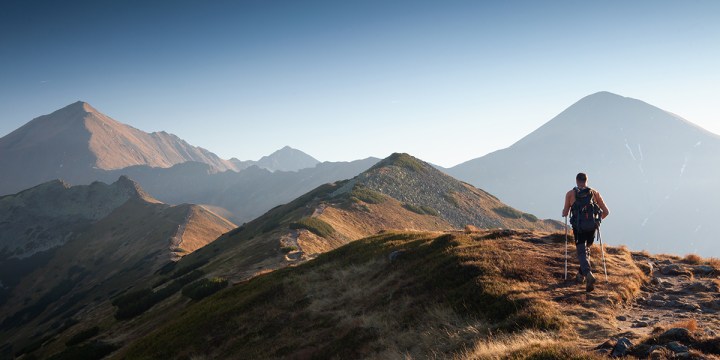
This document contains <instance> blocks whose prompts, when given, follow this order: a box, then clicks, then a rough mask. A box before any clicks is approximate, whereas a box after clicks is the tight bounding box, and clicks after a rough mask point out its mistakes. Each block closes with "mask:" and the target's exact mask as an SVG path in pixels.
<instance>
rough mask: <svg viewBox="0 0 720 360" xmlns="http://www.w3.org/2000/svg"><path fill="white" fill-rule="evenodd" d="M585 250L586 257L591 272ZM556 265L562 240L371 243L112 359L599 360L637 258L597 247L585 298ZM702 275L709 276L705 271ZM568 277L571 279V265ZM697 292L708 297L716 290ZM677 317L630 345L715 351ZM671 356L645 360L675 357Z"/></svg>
mask: <svg viewBox="0 0 720 360" xmlns="http://www.w3.org/2000/svg"><path fill="white" fill-rule="evenodd" d="M571 250H574V249H571ZM595 250H597V251H595V252H594V253H593V258H594V259H599V258H600V254H599V249H597V248H595ZM563 254H564V244H563V236H562V234H550V233H538V232H530V231H510V230H481V231H474V232H469V233H462V232H451V233H442V232H436V233H416V232H402V233H394V232H390V233H385V234H380V235H375V236H372V237H369V238H366V239H363V240H359V241H355V242H353V243H351V244H348V245H346V246H343V247H341V248H339V249H337V250H334V251H331V252H328V253H325V254H323V255H320V256H319V257H317V258H316V259H315V260H312V261H310V262H308V263H305V264H303V265H299V266H297V267H292V268H287V269H283V270H279V271H276V272H273V273H270V274H266V275H261V276H258V277H256V278H254V279H252V280H250V281H247V282H243V283H240V284H238V285H236V286H233V287H231V288H229V289H227V290H224V291H221V292H220V293H218V294H216V295H214V296H211V297H209V298H207V299H204V300H202V301H199V302H197V303H195V304H193V305H192V306H191V307H189V308H188V310H187V311H186V312H184V313H183V314H182V315H180V316H179V317H178V318H176V319H174V320H173V321H171V322H169V323H168V324H166V325H165V326H163V327H162V328H160V329H158V330H156V331H154V332H153V333H152V334H151V335H150V336H147V337H145V338H143V339H142V340H140V341H138V342H136V343H134V344H132V345H131V346H130V347H129V348H127V349H123V350H120V351H119V352H118V353H116V354H113V358H124V357H129V358H135V359H155V358H177V359H191V358H196V359H197V358H227V359H231V358H268V359H270V358H296V359H297V358H435V357H439V358H459V359H477V358H494V359H498V358H502V359H505V358H507V359H537V358H556V359H560V358H576V359H595V358H601V356H602V355H603V354H608V355H609V354H610V351H611V350H610V349H611V348H612V346H613V345H614V344H612V343H611V342H608V343H605V344H603V343H604V342H605V340H607V339H608V338H610V337H612V336H617V334H619V333H622V332H623V331H624V328H623V325H622V324H621V322H620V321H619V320H617V317H620V316H622V315H623V314H627V309H628V308H629V307H632V306H633V304H636V303H637V301H639V298H638V297H637V296H638V295H640V294H643V291H644V290H641V289H644V288H646V287H647V286H649V284H651V283H652V282H650V281H649V278H648V273H647V271H648V270H649V269H648V267H647V263H646V262H644V260H645V259H641V258H640V257H642V254H633V253H631V252H629V251H628V250H626V249H624V248H606V253H605V257H606V261H607V270H608V274H609V277H608V282H607V283H605V281H603V280H602V276H599V279H600V280H601V281H599V282H598V285H597V288H596V290H595V291H594V292H592V293H586V292H585V291H584V287H583V286H582V285H581V284H576V283H575V282H574V280H568V281H565V280H563V271H564V258H563ZM638 256H640V257H638ZM704 266H706V267H708V268H711V269H713V271H714V272H715V274H717V271H718V268H717V267H714V266H712V265H704ZM571 267H572V268H576V265H575V264H573V262H572V261H571ZM598 268H599V264H596V270H597V269H598ZM600 273H601V271H598V274H600ZM661 281H662V280H661ZM703 291H704V292H706V294H707V295H711V296H715V297H717V292H716V290H712V289H710V290H703ZM683 314H686V313H676V312H673V311H672V310H666V312H665V313H664V315H665V321H667V323H666V325H665V327H658V330H657V331H658V332H659V334H663V335H655V338H654V339H655V340H653V338H649V339H646V340H644V342H643V344H645V343H648V342H649V343H653V341H654V342H655V343H661V344H665V343H662V339H664V338H663V336H665V338H669V336H670V335H672V334H674V333H689V334H690V335H689V336H690V337H691V338H692V339H693V340H694V342H693V343H692V344H688V343H686V344H685V345H689V346H690V347H691V348H690V349H688V350H690V351H691V352H693V353H694V354H696V355H698V354H701V353H702V352H704V353H705V354H706V355H704V356H706V357H707V356H712V355H710V354H720V348H717V344H719V343H720V338H718V337H717V334H712V332H710V331H708V330H710V329H715V328H716V326H717V320H714V322H706V321H705V320H701V319H698V320H697V327H698V328H703V327H706V326H707V327H709V329H704V331H705V333H702V334H701V332H698V331H695V332H693V331H692V330H687V329H686V330H685V331H683V330H677V329H679V328H677V327H675V328H673V326H679V325H678V323H674V321H675V320H678V319H686V317H684V316H683ZM691 316H692V314H691ZM706 319H710V318H709V317H708V318H706ZM608 344H610V345H609V346H610V348H608ZM713 344H715V346H716V347H715V348H713V347H712V346H713ZM598 345H601V346H598ZM674 345H675V344H673V345H667V346H665V345H663V346H658V347H657V348H655V349H654V350H653V351H656V352H658V353H659V352H661V351H662V352H663V353H664V354H667V355H668V356H674V355H673V354H674V353H672V352H671V351H672V350H670V347H672V346H674ZM680 345H682V344H680ZM685 345H683V346H685ZM596 348H597V350H596ZM647 348H649V346H648V347H644V346H643V345H637V346H636V347H633V348H632V349H631V350H630V351H632V352H635V353H637V354H640V352H642V351H643V349H647Z"/></svg>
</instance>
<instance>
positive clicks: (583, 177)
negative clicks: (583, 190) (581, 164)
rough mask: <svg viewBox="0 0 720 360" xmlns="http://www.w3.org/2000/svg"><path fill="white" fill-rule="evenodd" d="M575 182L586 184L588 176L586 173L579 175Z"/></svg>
mask: <svg viewBox="0 0 720 360" xmlns="http://www.w3.org/2000/svg"><path fill="white" fill-rule="evenodd" d="M575 180H577V181H582V182H585V181H587V174H585V173H578V174H577V176H576V177H575Z"/></svg>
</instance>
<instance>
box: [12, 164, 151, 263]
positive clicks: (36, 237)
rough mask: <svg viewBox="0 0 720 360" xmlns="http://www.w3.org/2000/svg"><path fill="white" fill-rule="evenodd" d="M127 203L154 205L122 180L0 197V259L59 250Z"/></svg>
mask: <svg viewBox="0 0 720 360" xmlns="http://www.w3.org/2000/svg"><path fill="white" fill-rule="evenodd" d="M130 199H138V200H142V201H146V202H158V201H157V200H154V199H153V198H151V197H150V196H149V195H147V194H145V193H144V192H143V191H142V189H140V188H139V186H137V184H136V183H134V182H133V181H132V180H130V179H128V178H127V177H124V176H123V177H120V179H119V180H118V181H117V182H115V183H113V184H112V185H107V184H104V183H100V182H95V183H92V184H91V185H85V186H75V187H70V185H68V184H66V183H64V182H62V181H60V180H54V181H50V182H47V183H45V184H41V185H38V186H35V187H33V188H31V189H28V190H25V191H23V192H20V193H18V194H15V195H7V196H3V197H0V229H1V230H2V231H0V251H2V254H4V255H5V256H4V257H17V258H26V257H29V256H32V255H34V254H35V253H37V252H40V251H45V250H48V249H51V248H54V247H57V246H61V245H63V244H64V243H65V242H66V241H67V240H68V237H71V236H72V233H74V232H77V231H79V230H80V229H82V227H83V226H85V225H87V224H89V223H91V222H94V221H97V220H100V219H102V218H104V217H106V216H107V215H109V214H110V213H111V212H112V211H113V210H115V209H116V208H118V207H119V206H120V205H122V204H124V203H125V202H127V201H128V200H130Z"/></svg>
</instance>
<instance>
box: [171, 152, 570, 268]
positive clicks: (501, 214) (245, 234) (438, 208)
mask: <svg viewBox="0 0 720 360" xmlns="http://www.w3.org/2000/svg"><path fill="white" fill-rule="evenodd" d="M467 225H470V226H474V227H478V228H519V229H533V230H544V231H553V230H559V229H561V227H562V224H560V223H558V222H555V221H547V220H539V219H537V218H536V217H534V216H533V215H531V214H527V213H523V212H521V211H518V210H516V209H513V208H511V207H508V206H506V205H504V204H503V203H501V202H500V201H498V200H497V199H496V198H495V197H493V196H492V195H490V194H488V193H485V192H484V191H482V190H480V189H477V188H474V187H473V186H470V185H467V184H464V183H462V182H460V181H457V180H455V179H453V178H451V177H450V176H447V175H445V174H443V173H441V172H439V171H437V170H436V169H435V168H433V167H432V166H430V165H429V164H427V163H425V162H423V161H421V160H418V159H416V158H414V157H412V156H410V155H407V154H393V155H391V156H390V157H388V158H386V159H384V160H382V161H381V162H379V163H377V164H376V165H374V166H373V167H372V168H370V169H368V170H367V171H365V172H363V173H361V174H360V175H358V176H356V177H354V178H353V179H350V180H346V181H339V182H335V183H331V184H326V185H322V186H320V187H318V188H317V189H315V190H313V191H311V192H309V193H307V194H305V195H303V196H301V197H299V198H297V199H296V200H293V201H292V202H290V203H288V204H286V205H281V206H278V207H276V208H274V209H271V210H270V211H268V212H267V213H266V214H265V215H263V216H261V217H259V218H257V219H256V220H253V221H251V222H249V223H247V224H244V225H243V226H241V227H240V228H238V229H235V230H233V231H231V232H230V233H228V234H226V235H225V236H222V237H220V238H219V239H218V240H217V241H215V242H214V243H213V244H212V245H211V246H209V247H208V249H203V251H202V252H198V253H197V254H193V255H192V256H190V257H188V258H187V259H186V260H184V261H186V262H191V263H193V262H200V263H205V262H208V261H209V262H210V264H209V265H207V266H206V267H205V269H207V271H209V272H210V273H211V274H213V275H217V276H221V277H225V278H228V279H230V280H231V281H241V280H244V279H247V278H248V277H250V276H253V275H254V274H255V273H256V272H258V271H262V270H272V269H275V268H278V267H284V266H286V265H287V264H292V263H295V262H297V261H303V260H306V259H309V258H313V257H314V256H316V255H318V254H320V253H323V252H326V251H329V250H332V249H335V248H337V247H339V246H341V245H344V244H347V243H349V242H351V241H354V240H357V239H360V238H363V237H366V236H370V235H373V234H375V233H377V232H379V231H386V230H411V231H443V230H447V229H462V228H464V227H465V226H467ZM180 264H181V265H182V264H183V262H181V263H180ZM243 269H247V270H246V271H242V270H243Z"/></svg>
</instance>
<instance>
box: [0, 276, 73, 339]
mask: <svg viewBox="0 0 720 360" xmlns="http://www.w3.org/2000/svg"><path fill="white" fill-rule="evenodd" d="M75 284H76V282H75V281H73V280H71V279H64V280H62V281H60V283H58V284H57V285H55V286H54V287H53V288H52V289H50V291H48V292H47V293H45V294H44V295H43V296H41V297H40V298H39V299H38V300H37V301H36V302H35V303H34V304H32V305H30V306H27V307H25V308H23V309H21V310H19V311H18V312H16V313H15V314H13V315H11V316H9V317H7V318H6V319H5V320H3V322H2V324H0V330H9V329H12V328H14V327H17V326H20V325H22V324H24V323H26V322H27V321H30V320H32V319H35V318H36V317H38V316H39V315H40V314H42V312H43V311H45V309H47V307H48V306H50V304H52V303H54V302H56V301H58V300H59V299H60V298H61V297H62V296H64V295H65V294H67V293H69V292H70V291H71V290H72V289H73V288H74V287H75Z"/></svg>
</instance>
